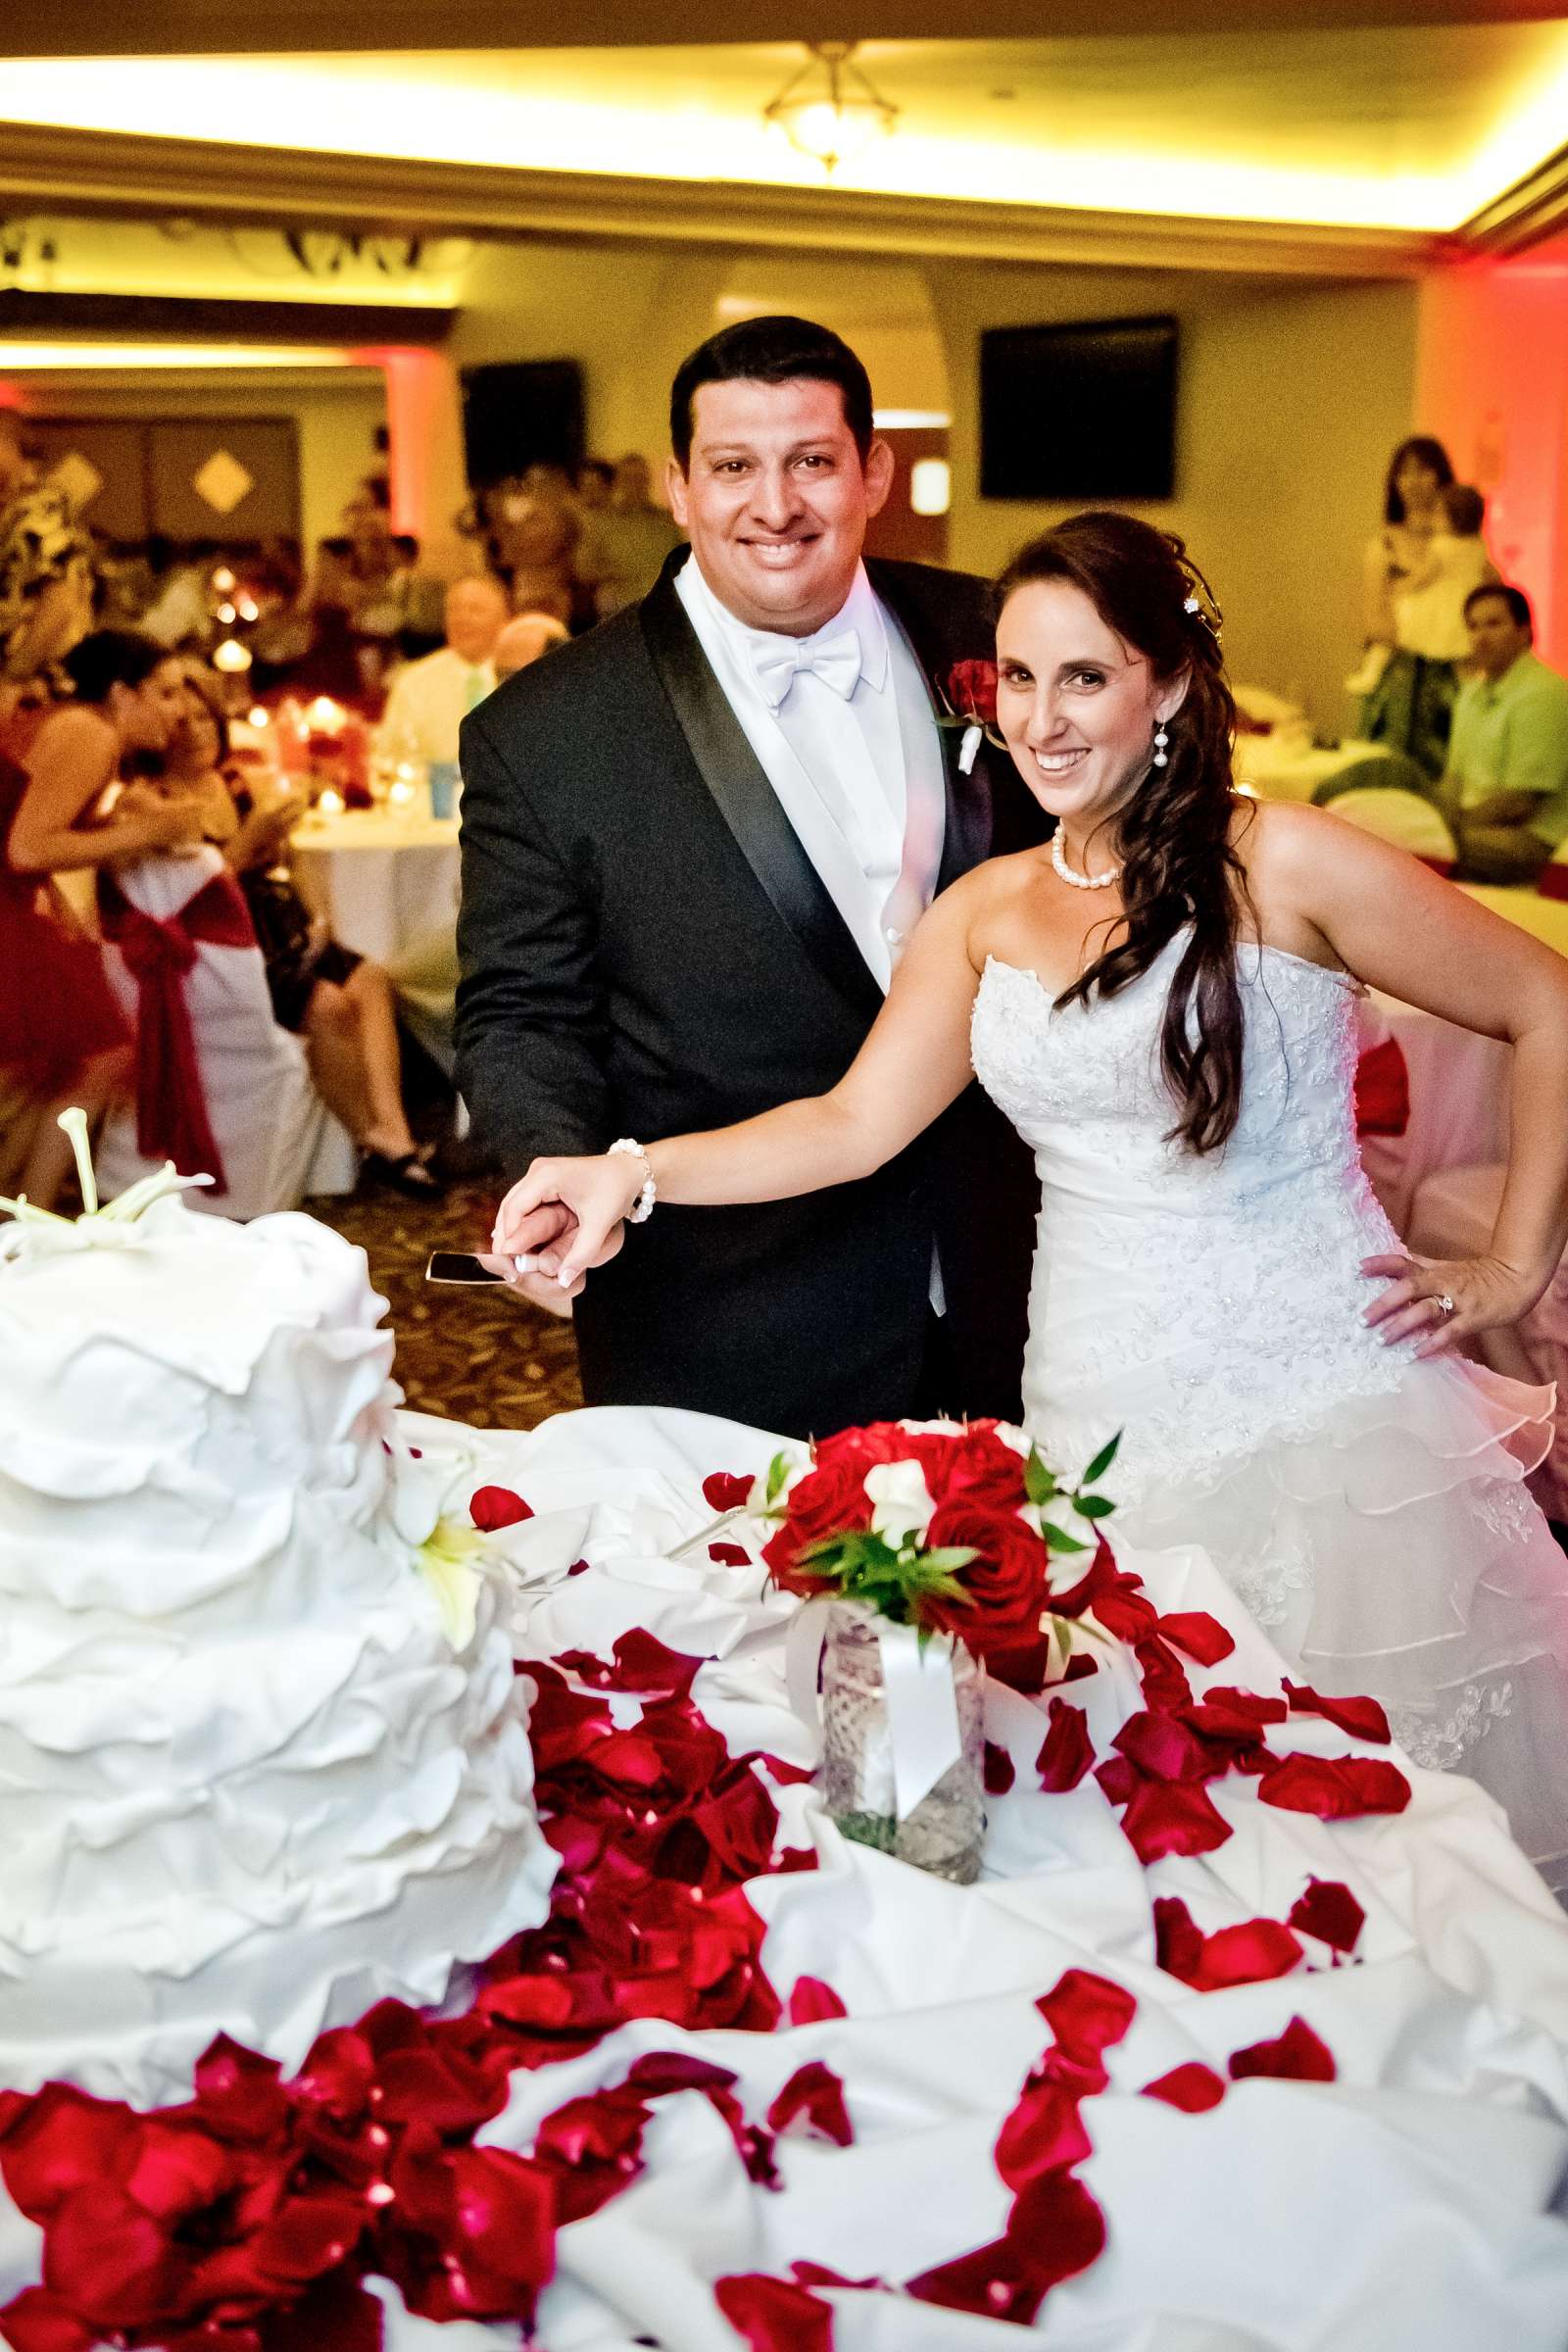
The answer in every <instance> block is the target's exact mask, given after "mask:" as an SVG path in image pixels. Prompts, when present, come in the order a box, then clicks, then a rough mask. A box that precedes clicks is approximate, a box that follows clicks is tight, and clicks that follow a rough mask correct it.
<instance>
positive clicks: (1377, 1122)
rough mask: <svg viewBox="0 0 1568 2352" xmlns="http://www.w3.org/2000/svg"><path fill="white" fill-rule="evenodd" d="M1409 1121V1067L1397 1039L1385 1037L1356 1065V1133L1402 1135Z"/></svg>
mask: <svg viewBox="0 0 1568 2352" xmlns="http://www.w3.org/2000/svg"><path fill="white" fill-rule="evenodd" d="M1409 1124H1410V1072H1409V1068H1408V1066H1407V1064H1406V1062H1405V1058H1404V1054H1403V1050H1402V1049H1401V1047H1400V1045H1399V1041H1398V1039H1397V1037H1386V1038H1384V1039H1383V1040H1382V1041H1381V1043H1380V1044H1378V1045H1375V1046H1368V1048H1367V1050H1366V1052H1365V1053H1364V1054H1362V1056H1361V1058H1360V1060H1359V1061H1358V1062H1357V1063H1356V1065H1355V1132H1356V1134H1357V1135H1402V1134H1403V1133H1404V1131H1405V1129H1406V1128H1407V1127H1408V1126H1409Z"/></svg>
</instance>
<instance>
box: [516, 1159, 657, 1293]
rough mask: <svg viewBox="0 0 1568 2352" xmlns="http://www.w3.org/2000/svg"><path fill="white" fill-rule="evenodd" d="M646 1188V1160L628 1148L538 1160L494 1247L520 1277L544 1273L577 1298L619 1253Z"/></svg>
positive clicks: (520, 1184)
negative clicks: (631, 1157) (590, 1275)
mask: <svg viewBox="0 0 1568 2352" xmlns="http://www.w3.org/2000/svg"><path fill="white" fill-rule="evenodd" d="M642 1188H643V1174H642V1168H641V1164H640V1163H636V1164H634V1163H631V1162H629V1161H628V1159H627V1157H626V1154H625V1153H624V1152H620V1153H613V1152H604V1153H601V1154H600V1155H599V1156H597V1157H595V1158H591V1159H590V1158H583V1159H536V1160H535V1161H534V1162H533V1165H532V1166H531V1167H530V1168H529V1170H528V1173H527V1174H526V1176H524V1177H522V1178H521V1180H520V1181H519V1182H518V1183H516V1184H515V1185H514V1186H513V1188H512V1190H511V1192H510V1193H508V1195H507V1197H506V1199H505V1200H504V1201H502V1203H501V1207H500V1210H499V1212H498V1214H497V1217H496V1225H495V1235H494V1238H493V1243H492V1247H493V1248H494V1249H495V1250H496V1251H497V1252H498V1254H500V1255H502V1256H506V1257H511V1258H512V1259H514V1260H515V1265H516V1270H517V1273H518V1275H519V1276H524V1277H526V1276H528V1275H531V1274H543V1275H545V1276H547V1277H549V1278H550V1279H551V1280H553V1281H554V1282H556V1283H557V1284H558V1285H559V1286H560V1288H561V1289H562V1290H563V1291H564V1292H565V1294H566V1296H567V1297H568V1298H575V1297H576V1295H577V1293H578V1292H579V1291H580V1290H581V1289H582V1287H583V1279H584V1276H585V1275H586V1274H587V1272H588V1270H589V1268H590V1267H592V1266H602V1265H605V1264H607V1263H608V1261H609V1260H610V1259H611V1258H613V1256H614V1255H615V1252H616V1251H617V1250H619V1248H620V1246H621V1243H622V1242H623V1241H624V1240H625V1217H626V1214H627V1211H628V1210H629V1209H630V1208H632V1207H633V1206H634V1205H635V1202H636V1200H637V1196H638V1194H639V1193H640V1192H641V1191H642Z"/></svg>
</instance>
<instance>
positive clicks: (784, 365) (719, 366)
mask: <svg viewBox="0 0 1568 2352" xmlns="http://www.w3.org/2000/svg"><path fill="white" fill-rule="evenodd" d="M743 378H750V380H751V381H753V382H754V383H760V384H793V383H798V382H804V381H809V382H811V383H819V384H837V386H838V388H839V391H840V393H841V395H842V396H843V400H844V421H845V423H846V424H847V425H848V426H849V428H850V431H851V432H852V433H853V434H854V436H855V446H856V448H857V449H858V451H859V453H860V463H861V465H862V466H863V465H864V463H865V460H866V457H867V455H868V454H869V451H870V447H871V433H872V417H871V378H870V377H869V376H868V375H867V374H866V372H865V368H864V364H863V363H862V362H861V361H860V360H858V359H857V358H856V356H855V353H854V352H853V351H852V350H851V349H850V347H849V345H848V344H847V343H846V342H845V341H844V338H843V337H842V336H841V335H836V334H835V333H834V332H833V329H832V328H831V327H830V326H818V325H816V324H815V322H814V321H813V320H812V319H789V318H778V319H737V321H736V323H735V324H734V325H733V326H724V327H720V329H719V331H718V333H717V334H716V335H710V336H709V338H708V341H707V342H706V343H699V344H698V346H697V349H696V350H695V351H694V352H692V353H691V354H690V355H689V356H688V357H687V358H686V359H684V360H682V362H681V364H680V366H679V367H678V368H676V370H675V381H674V382H673V384H671V386H670V388H669V444H670V447H671V449H673V451H674V452H675V458H676V462H677V464H678V465H679V466H680V469H681V471H682V473H684V472H685V471H686V469H687V467H688V466H690V464H691V458H692V425H693V418H692V403H693V401H694V400H695V399H696V397H697V394H698V393H699V391H701V389H702V387H703V385H704V384H731V383H736V382H738V381H740V380H742V379H743Z"/></svg>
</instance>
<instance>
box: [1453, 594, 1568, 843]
mask: <svg viewBox="0 0 1568 2352" xmlns="http://www.w3.org/2000/svg"><path fill="white" fill-rule="evenodd" d="M1464 616H1465V621H1466V624H1467V626H1468V628H1469V631H1470V653H1471V660H1472V662H1473V664H1474V673H1473V674H1472V675H1471V676H1470V677H1468V678H1467V679H1466V680H1465V682H1464V684H1463V685H1462V686H1461V687H1460V689H1459V699H1458V701H1457V703H1456V704H1455V705H1454V711H1453V730H1452V733H1451V734H1450V736H1449V738H1448V764H1447V773H1446V775H1445V776H1444V778H1443V781H1442V783H1441V784H1439V786H1438V788H1437V798H1438V803H1439V806H1440V807H1441V808H1442V809H1443V812H1444V814H1445V816H1446V818H1447V819H1448V822H1449V824H1450V826H1451V827H1452V830H1453V835H1454V839H1455V840H1456V841H1457V843H1458V845H1459V857H1460V871H1461V874H1462V877H1463V879H1465V880H1466V881H1470V882H1533V881H1534V880H1535V878H1536V876H1537V875H1538V874H1539V873H1540V871H1541V869H1542V867H1543V866H1544V864H1545V862H1546V860H1547V858H1549V857H1550V856H1551V854H1552V852H1553V850H1554V849H1556V847H1557V845H1558V843H1559V842H1561V841H1562V840H1563V838H1564V836H1565V835H1568V678H1563V677H1559V676H1558V674H1557V672H1556V671H1555V670H1554V669H1548V668H1547V666H1546V664H1545V662H1543V661H1541V660H1539V659H1538V657H1537V656H1536V655H1535V654H1534V653H1533V652H1532V651H1531V647H1532V644H1533V642H1534V637H1535V628H1534V623H1533V619H1532V615H1531V611H1530V599H1529V598H1528V597H1527V596H1526V595H1525V593H1524V591H1523V590H1522V589H1519V588H1509V587H1504V586H1502V585H1500V584H1498V583H1496V582H1489V583H1487V584H1485V585H1483V586H1482V587H1480V588H1475V589H1472V591H1471V593H1470V595H1469V596H1468V597H1467V598H1466V599H1465V607H1464Z"/></svg>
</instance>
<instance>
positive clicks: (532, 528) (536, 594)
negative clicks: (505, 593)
mask: <svg viewBox="0 0 1568 2352" xmlns="http://www.w3.org/2000/svg"><path fill="white" fill-rule="evenodd" d="M581 527H582V526H581V523H580V520H579V518H578V513H577V507H576V503H575V501H574V500H573V498H572V494H571V484H570V482H569V481H568V480H567V478H566V474H565V472H564V468H563V467H562V466H543V465H540V466H529V467H528V470H527V472H526V473H525V474H524V475H523V477H522V480H521V482H520V484H518V485H517V486H516V487H515V489H511V490H508V491H507V492H506V493H505V494H504V495H503V497H502V498H501V500H500V502H499V515H498V529H497V546H496V562H497V565H498V568H499V569H500V571H501V572H502V574H503V576H504V578H505V579H506V581H507V584H508V587H509V588H510V590H511V594H512V606H513V610H514V612H516V613H553V614H554V615H555V617H556V619H557V620H559V621H562V622H564V623H567V624H569V622H570V620H571V608H572V555H573V551H574V550H575V548H576V545H577V538H578V534H579V532H580V530H581Z"/></svg>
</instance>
